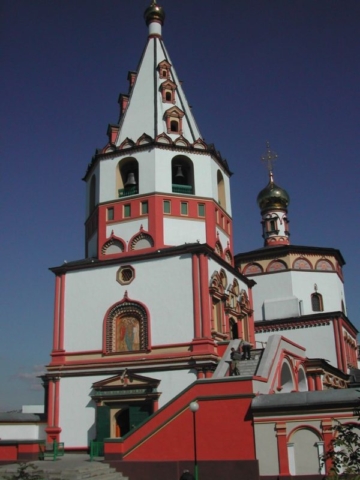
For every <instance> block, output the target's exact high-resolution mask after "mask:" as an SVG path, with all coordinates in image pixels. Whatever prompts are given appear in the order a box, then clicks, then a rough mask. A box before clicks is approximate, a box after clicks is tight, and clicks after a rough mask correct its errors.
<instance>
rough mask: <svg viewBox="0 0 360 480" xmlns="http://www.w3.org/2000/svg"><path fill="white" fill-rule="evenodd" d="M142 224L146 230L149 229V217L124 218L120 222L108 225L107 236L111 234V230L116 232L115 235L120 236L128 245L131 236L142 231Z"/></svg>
mask: <svg viewBox="0 0 360 480" xmlns="http://www.w3.org/2000/svg"><path fill="white" fill-rule="evenodd" d="M141 226H142V227H143V229H144V230H145V231H147V230H148V228H149V227H148V219H147V217H142V218H139V219H138V220H128V221H126V220H123V221H122V222H119V223H112V224H110V225H107V227H106V238H109V237H110V236H111V232H112V231H113V232H114V235H115V237H119V238H121V239H122V240H124V241H125V242H126V244H127V245H128V243H129V241H130V240H131V238H132V237H133V236H134V235H135V234H136V233H139V232H140V228H141Z"/></svg>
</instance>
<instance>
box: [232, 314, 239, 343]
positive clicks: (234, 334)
mask: <svg viewBox="0 0 360 480" xmlns="http://www.w3.org/2000/svg"><path fill="white" fill-rule="evenodd" d="M230 338H231V339H232V340H236V339H237V338H239V332H238V326H237V322H236V320H234V319H233V318H230Z"/></svg>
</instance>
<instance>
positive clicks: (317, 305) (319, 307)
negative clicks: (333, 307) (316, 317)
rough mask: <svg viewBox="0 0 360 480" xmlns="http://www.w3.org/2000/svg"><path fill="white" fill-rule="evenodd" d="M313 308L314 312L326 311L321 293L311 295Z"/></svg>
mask: <svg viewBox="0 0 360 480" xmlns="http://www.w3.org/2000/svg"><path fill="white" fill-rule="evenodd" d="M311 308H312V311H313V312H322V311H323V310H324V306H323V299H322V295H320V293H318V292H315V293H313V294H312V295H311Z"/></svg>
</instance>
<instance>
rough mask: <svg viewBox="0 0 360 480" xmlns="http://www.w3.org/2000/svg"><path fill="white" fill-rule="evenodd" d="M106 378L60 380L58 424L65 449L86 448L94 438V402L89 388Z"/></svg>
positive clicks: (87, 377) (67, 378)
mask: <svg viewBox="0 0 360 480" xmlns="http://www.w3.org/2000/svg"><path fill="white" fill-rule="evenodd" d="M105 378H108V376H100V375H97V376H84V377H70V378H69V377H65V378H62V379H61V380H60V386H59V388H60V397H59V398H60V405H59V424H60V426H61V429H62V431H61V437H60V438H61V441H62V442H65V447H87V446H88V445H89V443H90V441H91V440H93V439H94V438H95V434H96V432H95V402H93V400H92V399H91V397H90V393H91V386H92V384H93V383H95V382H100V381H101V380H103V379H105Z"/></svg>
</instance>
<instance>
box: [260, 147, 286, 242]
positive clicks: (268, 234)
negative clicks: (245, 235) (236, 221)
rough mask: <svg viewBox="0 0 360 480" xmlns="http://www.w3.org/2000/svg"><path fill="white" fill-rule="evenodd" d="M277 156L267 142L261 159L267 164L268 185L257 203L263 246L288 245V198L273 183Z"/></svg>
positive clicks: (282, 190) (284, 191)
mask: <svg viewBox="0 0 360 480" xmlns="http://www.w3.org/2000/svg"><path fill="white" fill-rule="evenodd" d="M276 158H277V154H276V153H275V152H272V151H271V150H270V145H269V142H267V144H266V153H265V154H264V155H263V156H262V157H261V160H262V161H263V162H264V163H267V167H268V170H269V183H268V184H267V186H266V187H265V188H263V189H262V190H261V192H260V193H259V195H258V197H257V203H258V205H259V207H260V209H261V216H262V220H261V223H262V227H263V235H262V236H263V238H264V246H265V247H269V246H276V245H289V244H290V239H289V237H290V233H289V220H288V218H287V207H288V205H289V203H290V197H289V194H288V193H287V191H286V190H284V189H283V188H281V187H279V186H278V185H276V184H275V183H274V175H273V166H274V162H275V160H276Z"/></svg>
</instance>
